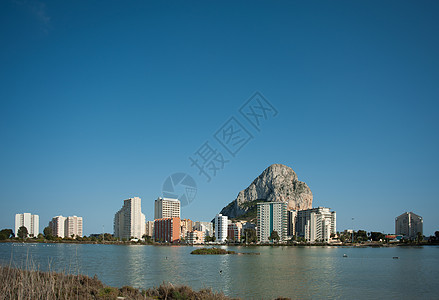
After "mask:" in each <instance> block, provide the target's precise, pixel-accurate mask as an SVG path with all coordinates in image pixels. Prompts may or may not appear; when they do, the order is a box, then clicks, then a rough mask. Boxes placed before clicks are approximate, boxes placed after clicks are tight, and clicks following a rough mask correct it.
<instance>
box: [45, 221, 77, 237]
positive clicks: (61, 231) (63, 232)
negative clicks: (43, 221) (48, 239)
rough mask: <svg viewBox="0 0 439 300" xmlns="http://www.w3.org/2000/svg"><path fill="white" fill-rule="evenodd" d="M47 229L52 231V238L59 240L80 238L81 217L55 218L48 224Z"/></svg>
mask: <svg viewBox="0 0 439 300" xmlns="http://www.w3.org/2000/svg"><path fill="white" fill-rule="evenodd" d="M49 227H50V228H51V229H52V235H53V236H57V237H60V238H65V237H72V236H73V237H74V238H75V237H82V230H83V229H82V217H77V216H71V217H63V216H56V217H53V218H52V220H51V221H50V222H49Z"/></svg>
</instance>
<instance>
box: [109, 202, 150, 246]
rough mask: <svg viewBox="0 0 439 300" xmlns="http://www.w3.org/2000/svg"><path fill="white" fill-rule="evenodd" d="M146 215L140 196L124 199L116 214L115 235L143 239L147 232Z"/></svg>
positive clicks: (121, 237)
mask: <svg viewBox="0 0 439 300" xmlns="http://www.w3.org/2000/svg"><path fill="white" fill-rule="evenodd" d="M145 223H146V222H145V215H144V214H142V200H141V199H140V198H139V197H134V198H129V199H127V200H124V201H123V206H122V208H121V209H120V210H119V211H118V212H117V213H116V214H115V215H114V236H115V237H116V238H120V239H123V238H125V239H127V240H129V239H131V238H138V239H141V238H142V236H143V235H144V234H145V230H146V228H145Z"/></svg>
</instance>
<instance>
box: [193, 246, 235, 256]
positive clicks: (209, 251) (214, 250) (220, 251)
mask: <svg viewBox="0 0 439 300" xmlns="http://www.w3.org/2000/svg"><path fill="white" fill-rule="evenodd" d="M191 254H199V255H206V254H214V255H216V254H236V252H235V251H229V250H224V249H220V248H215V247H213V248H200V249H196V250H194V251H192V252H191Z"/></svg>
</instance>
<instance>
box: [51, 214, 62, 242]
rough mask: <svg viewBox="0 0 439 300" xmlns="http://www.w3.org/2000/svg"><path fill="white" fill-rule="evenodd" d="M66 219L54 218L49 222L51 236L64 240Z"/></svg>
mask: <svg viewBox="0 0 439 300" xmlns="http://www.w3.org/2000/svg"><path fill="white" fill-rule="evenodd" d="M65 225H66V217H63V216H56V217H53V218H52V221H50V222H49V227H50V228H51V229H52V235H53V236H58V237H60V238H64V237H65V236H66V231H65Z"/></svg>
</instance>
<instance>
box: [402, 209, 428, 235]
mask: <svg viewBox="0 0 439 300" xmlns="http://www.w3.org/2000/svg"><path fill="white" fill-rule="evenodd" d="M423 224H424V220H423V219H422V217H421V216H418V215H417V214H415V213H412V212H405V213H403V214H402V215H400V216H398V217H396V218H395V234H396V235H402V236H403V237H404V238H406V239H411V240H414V239H416V237H417V235H418V232H419V233H421V234H423Z"/></svg>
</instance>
